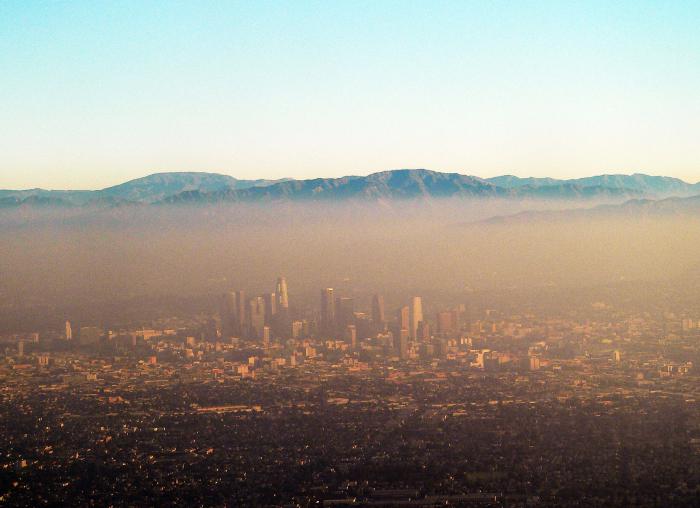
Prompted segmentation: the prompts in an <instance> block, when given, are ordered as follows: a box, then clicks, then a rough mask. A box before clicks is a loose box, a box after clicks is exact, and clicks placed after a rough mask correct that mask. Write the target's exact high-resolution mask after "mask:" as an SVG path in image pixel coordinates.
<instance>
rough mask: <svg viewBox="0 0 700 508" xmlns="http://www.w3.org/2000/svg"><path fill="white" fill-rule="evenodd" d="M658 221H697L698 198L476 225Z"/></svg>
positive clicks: (646, 201)
mask: <svg viewBox="0 0 700 508" xmlns="http://www.w3.org/2000/svg"><path fill="white" fill-rule="evenodd" d="M625 217H629V218H644V217H647V218H661V217H696V218H700V196H691V197H686V198H679V197H672V198H665V199H659V200H654V199H631V200H629V201H626V202H624V203H622V204H617V205H615V204H605V205H598V206H594V207H592V208H576V209H566V210H543V211H534V210H533V211H525V212H520V213H517V214H514V215H505V216H499V217H492V218H490V219H487V220H484V221H480V222H481V223H485V224H509V223H522V222H534V221H548V222H553V221H570V220H572V219H574V220H576V219H578V220H591V219H608V218H625Z"/></svg>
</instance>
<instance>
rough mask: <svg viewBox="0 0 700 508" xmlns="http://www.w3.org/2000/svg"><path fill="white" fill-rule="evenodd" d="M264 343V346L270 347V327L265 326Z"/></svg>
mask: <svg viewBox="0 0 700 508" xmlns="http://www.w3.org/2000/svg"><path fill="white" fill-rule="evenodd" d="M262 341H263V346H265V347H268V346H269V345H270V327H269V326H263V333H262Z"/></svg>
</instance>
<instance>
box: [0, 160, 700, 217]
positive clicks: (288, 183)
mask: <svg viewBox="0 0 700 508" xmlns="http://www.w3.org/2000/svg"><path fill="white" fill-rule="evenodd" d="M694 195H700V184H690V183H687V182H684V181H683V180H679V179H677V178H671V177H664V176H650V175H644V174H633V175H599V176H592V177H586V178H578V179H572V180H561V179H555V178H520V177H516V176H513V175H504V176H497V177H493V178H479V177H476V176H469V175H462V174H458V173H442V172H437V171H430V170H426V169H398V170H392V171H382V172H378V173H373V174H370V175H368V176H345V177H340V178H314V179H308V180H295V179H281V180H239V179H236V178H234V177H232V176H227V175H221V174H216V173H201V172H187V173H181V172H178V173H175V172H172V173H156V174H153V175H149V176H146V177H143V178H138V179H135V180H130V181H128V182H125V183H122V184H119V185H115V186H113V187H108V188H105V189H101V190H94V191H87V190H44V189H29V190H0V207H4V208H12V207H17V206H64V207H70V206H118V205H125V204H141V205H145V204H207V203H225V202H258V201H285V200H288V201H298V200H371V201H379V200H415V199H423V200H425V199H439V198H464V199H468V198H502V199H538V200H567V199H577V200H581V199H583V200H587V199H591V200H594V199H598V200H601V199H602V200H614V201H618V202H620V201H625V200H628V199H641V198H650V199H663V198H668V197H689V196H694Z"/></svg>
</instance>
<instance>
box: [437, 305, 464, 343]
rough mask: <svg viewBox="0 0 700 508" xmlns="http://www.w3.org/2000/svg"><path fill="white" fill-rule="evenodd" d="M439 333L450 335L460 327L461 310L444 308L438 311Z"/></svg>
mask: <svg viewBox="0 0 700 508" xmlns="http://www.w3.org/2000/svg"><path fill="white" fill-rule="evenodd" d="M435 321H436V322H437V333H438V334H439V335H441V336H443V337H450V336H453V335H455V334H456V333H457V330H458V329H459V311H457V310H444V311H441V312H438V313H437V317H436V319H435Z"/></svg>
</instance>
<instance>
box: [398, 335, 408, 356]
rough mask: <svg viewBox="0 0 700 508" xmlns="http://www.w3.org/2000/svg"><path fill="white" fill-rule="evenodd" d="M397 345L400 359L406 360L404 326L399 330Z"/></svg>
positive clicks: (406, 347)
mask: <svg viewBox="0 0 700 508" xmlns="http://www.w3.org/2000/svg"><path fill="white" fill-rule="evenodd" d="M398 346H399V357H400V358H401V359H402V360H407V359H408V330H407V329H406V328H403V329H402V330H400V331H399V340H398Z"/></svg>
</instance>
